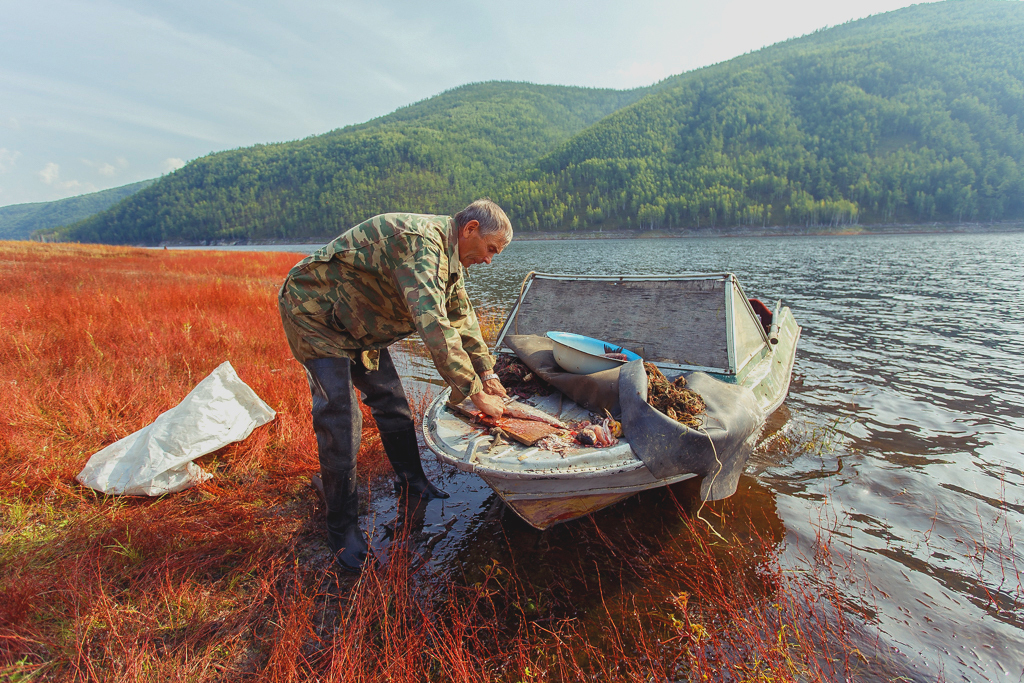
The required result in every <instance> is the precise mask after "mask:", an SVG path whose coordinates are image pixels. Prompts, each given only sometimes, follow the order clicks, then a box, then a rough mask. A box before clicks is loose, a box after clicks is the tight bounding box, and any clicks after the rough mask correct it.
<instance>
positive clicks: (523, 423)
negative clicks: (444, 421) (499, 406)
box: [451, 399, 562, 446]
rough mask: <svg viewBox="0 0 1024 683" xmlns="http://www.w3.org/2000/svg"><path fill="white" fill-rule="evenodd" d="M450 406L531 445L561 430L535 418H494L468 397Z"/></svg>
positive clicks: (520, 441) (522, 442)
mask: <svg viewBox="0 0 1024 683" xmlns="http://www.w3.org/2000/svg"><path fill="white" fill-rule="evenodd" d="M451 407H452V409H453V410H455V411H456V412H458V413H461V414H462V415H465V416H466V417H471V418H474V419H475V420H477V421H479V422H480V423H481V424H485V425H487V426H489V427H500V428H501V430H502V431H503V432H505V433H506V434H508V435H509V436H510V437H512V438H513V439H515V440H516V441H518V442H519V443H521V444H525V445H527V446H532V445H533V444H535V443H537V442H538V441H540V440H541V439H543V438H544V437H546V436H551V435H552V434H557V433H559V432H560V431H562V430H561V429H559V428H558V427H556V426H554V425H550V424H548V423H546V422H539V421H537V420H522V419H520V418H517V417H499V418H497V419H495V418H493V417H491V416H490V415H486V414H484V413H482V412H480V410H479V409H478V408H477V407H476V406H475V405H474V404H473V402H472V401H471V400H469V399H466V400H465V401H463V402H462V403H460V404H459V405H456V406H451Z"/></svg>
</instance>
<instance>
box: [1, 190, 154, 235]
mask: <svg viewBox="0 0 1024 683" xmlns="http://www.w3.org/2000/svg"><path fill="white" fill-rule="evenodd" d="M154 182H155V181H154V180H141V181H139V182H137V183H131V184H130V185H122V186H120V187H112V188H110V189H109V190H101V191H100V192H92V193H90V194H83V195H79V196H77V197H68V198H67V199H58V200H56V201H53V202H34V203H31V204H11V205H10V206H2V207H0V240H27V239H28V238H29V237H30V236H31V235H32V233H33V232H36V231H40V230H49V229H50V228H55V227H57V226H61V225H67V224H69V223H74V222H76V221H80V220H82V219H83V218H87V217H89V216H92V215H93V214H96V213H99V212H100V211H103V210H104V209H107V208H109V207H111V206H113V205H114V204H117V203H118V202H119V201H121V200H122V199H124V198H125V197H128V196H130V195H133V194H135V193H136V192H138V191H139V190H141V189H142V188H144V187H147V186H149V185H151V184H153V183H154Z"/></svg>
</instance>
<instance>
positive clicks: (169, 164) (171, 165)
mask: <svg viewBox="0 0 1024 683" xmlns="http://www.w3.org/2000/svg"><path fill="white" fill-rule="evenodd" d="M184 165H185V162H184V161H182V160H181V159H178V158H177V157H171V158H169V159H164V162H163V164H161V168H162V170H163V172H164V173H170V172H172V171H177V170H178V169H179V168H181V167H182V166H184Z"/></svg>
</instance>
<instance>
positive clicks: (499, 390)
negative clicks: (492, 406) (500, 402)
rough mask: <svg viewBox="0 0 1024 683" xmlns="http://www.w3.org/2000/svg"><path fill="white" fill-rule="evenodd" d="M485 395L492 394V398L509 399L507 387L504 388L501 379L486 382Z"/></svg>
mask: <svg viewBox="0 0 1024 683" xmlns="http://www.w3.org/2000/svg"><path fill="white" fill-rule="evenodd" d="M484 393H487V394H490V395H491V396H500V397H501V398H508V392H507V391H505V387H503V386H502V384H501V380H500V379H489V380H487V381H486V382H484Z"/></svg>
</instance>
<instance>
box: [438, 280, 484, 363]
mask: <svg viewBox="0 0 1024 683" xmlns="http://www.w3.org/2000/svg"><path fill="white" fill-rule="evenodd" d="M455 267H456V268H458V267H459V266H455ZM448 321H449V322H450V323H451V325H452V327H453V328H455V329H456V330H457V331H458V333H459V337H460V338H461V339H462V348H463V350H465V352H466V353H467V354H469V357H470V360H472V362H473V369H474V370H476V371H477V374H479V375H483V374H484V373H486V372H487V371H489V370H490V369H491V368H493V367H494V358H493V357H492V356H491V353H490V352H489V351H488V350H487V343H486V342H485V341H484V337H483V334H482V333H481V332H480V322H479V320H478V319H477V317H476V311H474V310H473V304H472V303H471V302H470V300H469V295H468V294H467V293H466V286H465V280H464V278H463V277H459V282H458V284H457V285H456V286H455V289H454V290H453V291H452V293H451V294H450V295H449V297H448Z"/></svg>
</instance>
